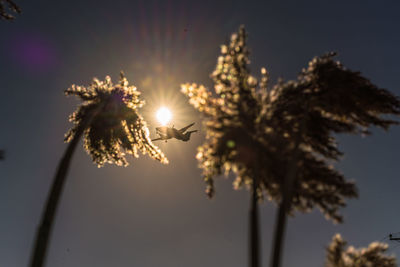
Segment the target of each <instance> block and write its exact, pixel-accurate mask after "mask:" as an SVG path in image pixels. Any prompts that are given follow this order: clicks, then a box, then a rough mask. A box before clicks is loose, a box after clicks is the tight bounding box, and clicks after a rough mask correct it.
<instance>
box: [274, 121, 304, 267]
mask: <svg viewBox="0 0 400 267" xmlns="http://www.w3.org/2000/svg"><path fill="white" fill-rule="evenodd" d="M304 127H305V120H304V119H303V120H302V122H301V127H300V130H299V132H298V133H297V136H296V140H295V145H294V151H293V152H294V153H293V157H292V160H291V161H290V163H289V166H288V171H287V173H286V176H285V180H284V181H283V188H282V201H281V203H280V204H279V208H278V215H277V218H276V222H275V231H274V241H273V242H274V243H273V247H272V249H273V251H272V259H271V267H280V266H281V258H282V247H283V242H284V236H285V230H286V222H287V213H288V212H289V210H290V205H291V199H292V194H293V185H294V182H295V179H296V172H297V166H298V160H299V157H300V149H299V145H300V138H301V133H302V132H303V131H304Z"/></svg>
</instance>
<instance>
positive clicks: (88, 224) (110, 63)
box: [0, 0, 400, 267]
mask: <svg viewBox="0 0 400 267" xmlns="http://www.w3.org/2000/svg"><path fill="white" fill-rule="evenodd" d="M15 2H16V3H17V4H18V5H20V7H21V8H22V11H23V13H22V14H21V15H19V16H18V17H17V19H16V20H15V21H13V22H6V21H0V95H1V97H0V123H1V129H0V148H3V149H5V150H6V154H5V156H6V159H5V160H4V161H0V266H4V267H21V266H27V264H28V260H29V256H30V250H31V246H32V243H33V238H34V234H35V231H36V227H37V226H38V223H39V218H40V215H41V212H42V209H43V205H44V201H45V199H46V194H47V192H48V190H49V187H50V183H51V181H52V177H53V175H54V172H55V169H56V166H57V163H58V161H59V159H60V158H61V156H62V154H63V152H64V150H65V148H66V144H64V143H63V136H64V133H65V132H66V131H67V130H68V128H69V127H71V124H70V123H69V122H68V115H69V114H70V113H72V112H73V110H74V109H75V108H76V106H77V105H78V104H79V102H78V101H77V100H76V99H74V98H66V97H65V96H64V94H63V91H64V90H65V89H67V88H68V87H70V86H71V85H72V84H78V85H87V84H88V83H89V82H90V81H91V79H92V78H93V77H98V78H100V79H103V78H104V77H105V76H106V75H110V76H111V77H112V79H113V80H116V79H118V74H119V72H120V71H121V70H123V71H124V72H125V74H126V76H127V78H128V79H129V81H131V83H132V84H134V85H136V86H137V87H138V89H139V90H140V91H141V92H142V96H143V98H144V99H145V100H146V105H145V107H144V108H143V109H142V114H143V115H144V117H145V119H146V121H147V122H148V124H149V128H150V130H151V133H152V136H155V131H154V128H155V127H157V126H158V125H157V122H156V120H155V113H156V110H157V109H158V108H159V107H160V106H162V105H166V106H169V107H171V109H172V112H173V115H174V119H173V122H172V124H174V125H175V126H176V127H183V126H185V125H186V124H188V123H191V122H196V124H195V127H194V128H195V129H199V130H200V131H199V132H198V133H195V134H193V135H192V138H191V141H190V142H188V143H183V142H180V141H178V140H171V141H168V142H167V143H164V142H162V143H159V144H160V148H161V149H162V150H163V151H164V152H165V154H166V155H167V157H168V158H169V161H170V164H169V165H162V164H160V163H158V162H156V161H154V160H151V159H150V158H149V157H147V156H140V158H139V159H133V158H130V159H129V163H130V165H129V166H128V167H126V168H123V167H117V166H112V165H107V166H105V167H103V168H97V166H96V165H95V164H93V163H92V162H91V160H90V157H89V156H88V155H87V153H86V152H85V151H84V150H83V148H82V146H80V147H79V149H77V151H76V154H75V157H74V159H73V162H72V164H71V169H70V172H69V175H68V179H67V182H66V185H65V190H64V193H63V196H62V199H61V204H60V207H59V210H58V213H57V218H56V223H55V226H54V230H53V234H52V239H51V244H50V250H49V254H48V259H47V266H49V267H69V266H76V267H80V266H82V267H88V266H96V267H108V266H115V267H131V266H139V267H157V266H163V267H186V266H191V267H204V266H208V267H219V266H230V267H239V266H246V265H247V233H248V229H247V218H248V217H247V216H248V207H249V204H250V203H249V194H248V192H247V191H246V190H240V191H235V190H233V189H232V177H228V178H222V177H221V178H217V179H216V190H217V194H216V197H215V198H214V199H212V200H209V199H207V198H206V196H205V194H204V189H205V187H204V183H203V181H202V178H201V170H200V169H198V168H197V162H196V159H195V154H196V148H197V146H199V145H200V144H201V143H202V141H203V140H204V130H203V128H202V127H201V117H200V114H199V113H197V112H196V111H195V110H194V109H193V108H192V107H191V106H190V105H189V104H188V102H187V100H186V98H185V97H184V96H183V95H182V94H181V93H180V84H181V83H185V82H197V83H202V84H205V85H207V86H211V85H212V83H211V80H210V78H209V74H210V73H211V72H212V71H213V68H214V67H215V64H216V60H217V56H218V54H219V47H220V45H221V44H223V43H225V42H226V41H227V40H228V39H229V36H230V34H231V33H233V32H235V31H236V30H237V29H238V28H239V26H240V25H241V24H244V25H245V27H246V29H247V31H248V33H249V43H248V44H249V47H250V49H251V56H250V59H251V66H250V68H251V70H252V71H253V74H255V75H257V74H258V73H259V69H260V68H261V67H266V68H267V69H268V71H269V72H270V74H271V77H272V81H276V80H277V79H278V78H279V77H282V78H283V79H285V80H288V79H294V78H295V77H296V75H297V74H298V73H299V72H300V70H301V69H302V68H303V67H306V66H307V64H308V61H309V60H310V59H312V58H313V57H314V56H317V55H321V54H324V53H326V52H329V51H336V52H338V57H337V58H338V60H340V61H341V62H342V63H343V64H344V65H345V66H346V67H348V68H350V69H352V70H358V71H360V72H361V73H362V74H363V75H364V76H365V77H367V78H369V79H370V80H371V81H372V82H373V83H375V84H377V85H378V86H380V87H382V88H387V89H388V90H390V91H391V92H393V93H394V94H396V95H400V88H399V84H400V75H399V72H400V66H399V64H398V63H399V61H400V50H399V47H400V35H399V34H398V28H399V26H400V16H398V10H399V8H400V3H399V2H398V1H385V2H384V3H383V2H379V1H351V3H350V1H320V0H318V1H317V0H315V1H314V0H313V1H303V2H302V3H301V2H300V1H294V0H293V1H233V0H230V1H173V0H170V1H168V0H166V1H144V0H143V1H133V0H131V1H123V0H114V1H100V0H97V1H94V0H93V1H50V0H37V1H28V0H16V1H15ZM372 132H373V135H372V136H369V137H359V136H338V139H339V147H340V148H341V150H343V151H344V153H345V155H344V157H343V158H342V160H341V161H340V162H339V163H338V164H337V165H336V166H337V168H338V169H339V170H340V171H341V172H343V173H344V174H345V175H346V177H348V179H352V180H354V181H355V182H356V184H357V186H358V189H359V193H360V197H359V199H356V200H351V201H349V202H348V206H347V207H346V208H344V209H342V214H343V215H344V218H345V221H344V223H343V224H340V225H334V224H333V223H332V222H331V221H327V220H325V218H324V217H323V216H322V215H321V213H320V212H319V211H318V210H314V211H313V212H311V213H309V214H300V213H296V214H295V217H293V218H290V219H289V223H288V228H287V234H286V239H285V248H284V255H283V266H285V267H290V266H310V267H313V266H322V265H323V262H324V256H325V249H326V246H327V244H328V243H329V242H330V240H331V238H332V236H333V235H334V234H335V233H341V234H342V235H343V237H344V238H345V239H346V240H347V241H348V242H349V244H352V245H354V246H356V247H361V246H367V245H368V244H369V243H370V242H372V241H379V240H384V241H387V236H388V234H389V233H393V232H400V214H399V213H398V206H397V205H398V203H399V202H400V194H399V189H400V179H399V172H400V164H399V158H400V150H399V148H400V139H399V135H400V127H393V128H391V129H390V130H389V131H388V132H384V131H382V130H380V129H373V130H372ZM260 210H261V215H262V216H261V217H262V218H261V229H262V257H263V266H268V264H269V259H270V252H271V241H272V232H273V226H274V221H275V214H276V205H275V204H274V203H271V202H268V201H266V202H264V203H262V204H261V205H260ZM389 245H390V247H389V254H394V255H397V256H399V257H400V247H398V248H396V246H397V243H389Z"/></svg>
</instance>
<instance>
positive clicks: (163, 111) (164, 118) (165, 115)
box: [156, 107, 172, 125]
mask: <svg viewBox="0 0 400 267" xmlns="http://www.w3.org/2000/svg"><path fill="white" fill-rule="evenodd" d="M156 117H157V120H158V122H159V123H161V124H162V125H166V124H167V123H168V122H170V121H171V119H172V113H171V111H170V110H169V109H168V108H166V107H161V108H160V109H159V110H158V111H157V114H156Z"/></svg>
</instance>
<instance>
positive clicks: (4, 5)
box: [0, 0, 21, 20]
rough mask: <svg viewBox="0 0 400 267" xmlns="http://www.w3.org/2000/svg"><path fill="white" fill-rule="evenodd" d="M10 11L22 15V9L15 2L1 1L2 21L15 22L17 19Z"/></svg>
mask: <svg viewBox="0 0 400 267" xmlns="http://www.w3.org/2000/svg"><path fill="white" fill-rule="evenodd" d="M7 9H8V10H7ZM8 11H11V12H13V13H17V14H21V9H20V8H19V6H17V4H15V3H14V2H13V1H11V0H0V19H4V20H14V19H15V17H14V15H12V14H10V13H9V12H8Z"/></svg>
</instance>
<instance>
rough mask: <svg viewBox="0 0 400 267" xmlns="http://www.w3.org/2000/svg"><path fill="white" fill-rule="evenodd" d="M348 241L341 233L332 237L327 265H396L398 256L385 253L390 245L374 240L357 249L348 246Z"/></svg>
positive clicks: (349, 266) (389, 266)
mask: <svg viewBox="0 0 400 267" xmlns="http://www.w3.org/2000/svg"><path fill="white" fill-rule="evenodd" d="M346 245H347V242H346V241H345V240H343V238H342V237H341V235H340V234H336V235H335V236H334V237H333V238H332V242H331V243H330V245H329V246H328V248H327V250H326V251H327V254H326V260H325V267H367V266H371V267H372V266H379V267H396V266H397V264H396V258H395V257H394V256H389V255H385V254H384V253H385V252H386V250H387V249H388V245H387V244H385V243H380V242H373V243H371V244H369V246H368V247H367V248H360V249H356V248H354V247H353V246H349V247H347V248H346Z"/></svg>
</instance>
